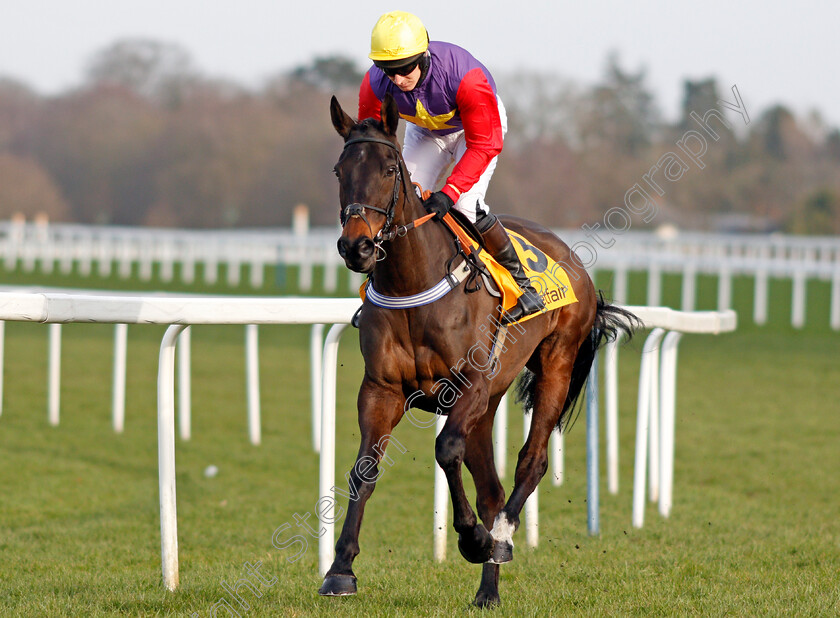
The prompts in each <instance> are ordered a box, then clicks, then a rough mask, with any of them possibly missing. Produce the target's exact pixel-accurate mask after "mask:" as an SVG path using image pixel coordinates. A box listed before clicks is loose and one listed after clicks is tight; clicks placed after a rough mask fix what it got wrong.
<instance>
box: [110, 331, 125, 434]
mask: <svg viewBox="0 0 840 618" xmlns="http://www.w3.org/2000/svg"><path fill="white" fill-rule="evenodd" d="M127 343H128V324H116V325H115V326H114V384H113V393H112V394H113V397H112V399H111V419H112V422H113V425H114V431H115V432H116V433H122V432H123V430H124V429H125V371H126V349H127V347H128V345H127Z"/></svg>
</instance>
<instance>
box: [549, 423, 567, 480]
mask: <svg viewBox="0 0 840 618" xmlns="http://www.w3.org/2000/svg"><path fill="white" fill-rule="evenodd" d="M565 443H566V437H565V434H564V433H563V430H562V429H555V430H554V431H552V432H551V438H549V450H550V451H551V484H552V485H554V486H555V487H559V486H560V485H562V484H563V477H564V475H565V472H566V471H565V463H564V461H563V458H564V457H565V453H564V452H563V450H564V448H565Z"/></svg>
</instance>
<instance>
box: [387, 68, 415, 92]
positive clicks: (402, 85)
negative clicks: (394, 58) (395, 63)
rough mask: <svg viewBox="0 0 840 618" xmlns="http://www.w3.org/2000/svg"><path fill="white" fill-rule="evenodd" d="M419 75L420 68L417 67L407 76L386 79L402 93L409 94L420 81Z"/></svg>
mask: <svg viewBox="0 0 840 618" xmlns="http://www.w3.org/2000/svg"><path fill="white" fill-rule="evenodd" d="M420 73H421V71H420V66H419V65H418V66H416V67H414V70H413V71H412V72H411V73H409V74H408V75H394V76H393V77H392V76H390V75H389V76H388V79H390V80H391V81H392V82H394V84H395V85H396V86H397V88H399V89H400V90H402V91H403V92H411V91H412V90H414V87H415V86H417V82H418V81H420Z"/></svg>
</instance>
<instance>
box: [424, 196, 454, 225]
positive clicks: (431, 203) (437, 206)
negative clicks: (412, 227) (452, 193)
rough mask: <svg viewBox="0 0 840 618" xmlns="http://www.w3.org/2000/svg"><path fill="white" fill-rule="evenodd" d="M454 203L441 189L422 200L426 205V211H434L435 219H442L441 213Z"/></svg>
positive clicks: (443, 213) (449, 208)
mask: <svg viewBox="0 0 840 618" xmlns="http://www.w3.org/2000/svg"><path fill="white" fill-rule="evenodd" d="M454 205H455V202H453V201H452V198H451V197H449V196H448V195H446V193H444V192H443V191H436V192H435V193H432V194H431V195H430V196H429V197H428V199H425V200H423V206H425V207H426V212H428V213H429V214H432V213H434V215H435V220H436V221H440V220H441V219H443V215H445V214H446V213H448V212H449V211H450V210H452V207H453V206H454Z"/></svg>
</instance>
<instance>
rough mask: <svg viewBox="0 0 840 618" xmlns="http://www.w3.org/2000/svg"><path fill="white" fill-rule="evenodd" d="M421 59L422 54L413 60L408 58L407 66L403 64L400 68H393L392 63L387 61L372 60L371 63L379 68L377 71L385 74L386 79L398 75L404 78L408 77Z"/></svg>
mask: <svg viewBox="0 0 840 618" xmlns="http://www.w3.org/2000/svg"><path fill="white" fill-rule="evenodd" d="M422 59H423V54H418V55H417V56H415V57H413V58H409V62H408V64H403V65H402V66H396V67H395V66H393V61H392V62H387V61H384V62H383V61H376V60H374V61H373V63H374V64H375V65H376V66H377V67H379V69H380V70H381V71H382V72H383V73H385V75H387V76H388V77H395V76H397V75H400V76H402V77H405V76H406V75H410V74H411V73H412V71H414V69H416V68H417V66H418V65H419V64H420V60H422Z"/></svg>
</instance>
